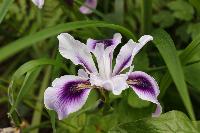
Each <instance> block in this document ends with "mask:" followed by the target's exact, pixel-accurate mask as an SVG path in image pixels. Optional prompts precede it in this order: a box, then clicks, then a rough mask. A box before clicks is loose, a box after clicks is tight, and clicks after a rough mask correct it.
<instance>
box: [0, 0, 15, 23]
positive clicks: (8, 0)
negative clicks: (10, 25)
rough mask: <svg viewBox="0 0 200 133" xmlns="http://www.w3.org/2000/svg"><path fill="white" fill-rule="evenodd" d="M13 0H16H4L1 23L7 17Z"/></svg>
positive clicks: (0, 9)
mask: <svg viewBox="0 0 200 133" xmlns="http://www.w3.org/2000/svg"><path fill="white" fill-rule="evenodd" d="M13 1H14V0H3V3H2V5H1V7H0V24H1V22H2V21H3V18H4V17H5V15H6V13H7V12H8V9H9V7H10V5H11V4H12V2H13Z"/></svg>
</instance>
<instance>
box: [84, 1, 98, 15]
mask: <svg viewBox="0 0 200 133" xmlns="http://www.w3.org/2000/svg"><path fill="white" fill-rule="evenodd" d="M88 7H89V8H88ZM96 7H97V0H85V3H84V4H83V5H82V6H81V7H80V12H81V13H83V14H90V13H92V10H91V9H96ZM90 8H91V9H90Z"/></svg>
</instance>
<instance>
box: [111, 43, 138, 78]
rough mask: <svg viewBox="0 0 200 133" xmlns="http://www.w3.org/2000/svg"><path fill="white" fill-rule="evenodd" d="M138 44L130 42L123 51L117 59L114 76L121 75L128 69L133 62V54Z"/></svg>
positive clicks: (121, 50)
mask: <svg viewBox="0 0 200 133" xmlns="http://www.w3.org/2000/svg"><path fill="white" fill-rule="evenodd" d="M135 46H136V44H135V42H134V41H133V40H129V41H128V43H126V44H125V45H124V46H123V47H122V48H121V49H120V52H119V54H118V55H117V58H116V64H115V67H114V69H113V76H114V75H117V74H119V73H120V72H121V71H123V70H124V69H126V68H128V67H129V66H130V65H131V63H132V61H133V57H132V53H133V49H134V48H135Z"/></svg>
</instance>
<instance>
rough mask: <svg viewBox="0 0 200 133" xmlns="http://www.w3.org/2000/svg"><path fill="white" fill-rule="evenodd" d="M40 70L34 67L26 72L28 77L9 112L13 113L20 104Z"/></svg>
mask: <svg viewBox="0 0 200 133" xmlns="http://www.w3.org/2000/svg"><path fill="white" fill-rule="evenodd" d="M39 72H40V70H38V69H34V70H31V71H29V72H28V73H27V74H26V77H25V79H24V82H23V85H22V87H21V89H20V91H19V93H18V95H17V98H16V100H15V102H14V104H13V105H12V107H11V109H10V112H9V114H11V113H12V112H13V111H14V110H15V109H16V107H17V106H18V104H19V102H20V101H21V100H22V98H23V97H24V96H25V95H26V93H27V92H28V89H30V88H31V86H32V84H33V83H34V81H35V80H36V78H37V76H38V75H39Z"/></svg>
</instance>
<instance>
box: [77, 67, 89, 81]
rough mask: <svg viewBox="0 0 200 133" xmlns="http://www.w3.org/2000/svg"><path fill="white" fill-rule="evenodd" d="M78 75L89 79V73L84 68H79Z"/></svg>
mask: <svg viewBox="0 0 200 133" xmlns="http://www.w3.org/2000/svg"><path fill="white" fill-rule="evenodd" d="M78 76H79V77H81V78H85V79H89V77H88V73H87V72H86V71H85V70H84V69H79V70H78Z"/></svg>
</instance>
